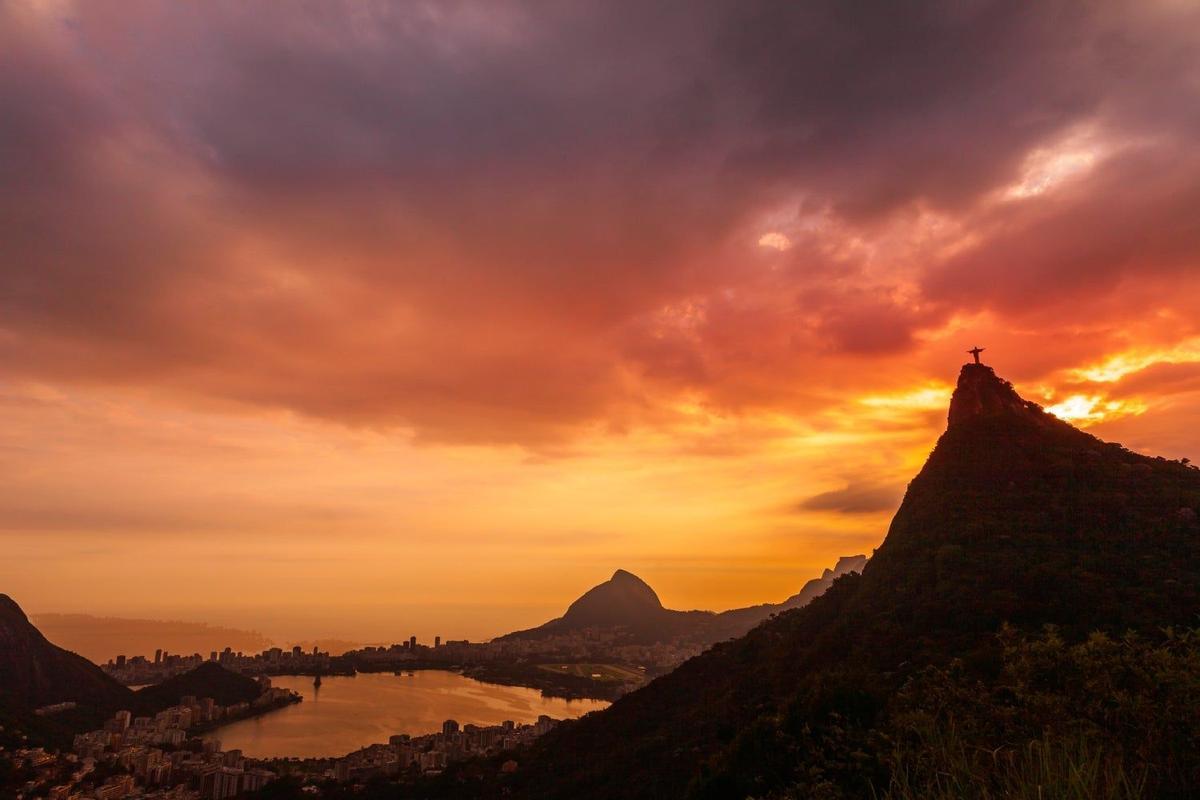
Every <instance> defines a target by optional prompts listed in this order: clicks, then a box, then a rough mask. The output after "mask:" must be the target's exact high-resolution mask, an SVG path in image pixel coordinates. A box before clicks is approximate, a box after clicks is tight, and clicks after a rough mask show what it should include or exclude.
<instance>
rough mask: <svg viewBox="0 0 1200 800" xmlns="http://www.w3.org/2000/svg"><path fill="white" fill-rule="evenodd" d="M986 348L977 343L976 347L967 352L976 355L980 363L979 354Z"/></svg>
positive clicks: (976, 360)
mask: <svg viewBox="0 0 1200 800" xmlns="http://www.w3.org/2000/svg"><path fill="white" fill-rule="evenodd" d="M986 349H987V348H986V347H979V346H978V345H976V346H975V347H972V348H971V349H970V350H968V351H967V352H968V353H970V354H971V355H973V356H975V363H976V364H978V363H979V354H980V353H982V352H983V351H984V350H986Z"/></svg>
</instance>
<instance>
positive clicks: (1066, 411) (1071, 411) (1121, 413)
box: [1046, 394, 1146, 427]
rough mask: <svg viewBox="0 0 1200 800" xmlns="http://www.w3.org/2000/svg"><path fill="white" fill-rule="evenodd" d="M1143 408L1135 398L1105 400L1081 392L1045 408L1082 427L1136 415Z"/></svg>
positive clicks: (1140, 412)
mask: <svg viewBox="0 0 1200 800" xmlns="http://www.w3.org/2000/svg"><path fill="white" fill-rule="evenodd" d="M1145 410H1146V405H1145V404H1144V403H1141V402H1139V401H1136V400H1106V399H1104V398H1103V397H1100V396H1099V395H1082V394H1073V395H1071V396H1070V397H1067V398H1065V399H1064V400H1062V401H1061V402H1058V403H1055V404H1054V405H1052V406H1048V407H1047V408H1046V411H1048V412H1050V413H1051V414H1053V415H1054V416H1056V417H1058V418H1059V419H1061V420H1065V421H1067V422H1070V423H1073V424H1076V425H1082V426H1084V427H1086V426H1087V425H1091V424H1094V423H1097V422H1105V421H1108V420H1112V419H1116V418H1119V417H1126V416H1130V415H1133V416H1137V415H1139V414H1142V413H1143V412H1145Z"/></svg>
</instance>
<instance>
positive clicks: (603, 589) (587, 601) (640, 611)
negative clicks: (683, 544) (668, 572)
mask: <svg viewBox="0 0 1200 800" xmlns="http://www.w3.org/2000/svg"><path fill="white" fill-rule="evenodd" d="M713 616H714V615H713V614H712V613H711V612H708V611H672V610H671V609H668V608H663V604H662V601H661V600H659V599H658V595H657V594H656V593H655V591H654V590H653V589H651V588H650V585H649V584H647V583H646V582H645V581H643V580H642V579H641V578H639V577H638V576H636V575H634V574H633V573H632V572H626V571H625V570H623V569H619V570H617V571H616V572H614V573H613V575H612V577H611V578H609V579H608V580H607V581H605V582H604V583H601V584H598V585H596V586H593V587H592V588H591V589H588V590H587V591H586V592H584V593H583V595H581V596H580V597H579V599H577V600H576V601H575V602H573V603H571V605H570V606H568V607H567V611H566V613H564V614H563V615H562V616H561V617H558V618H557V619H552V620H550V621H549V622H547V623H545V624H544V625H539V626H538V627H536V628H531V629H529V630H524V631H515V632H513V633H510V634H507V635H505V636H502V637H500V638H501V639H542V638H546V637H549V636H558V635H563V634H569V633H573V632H577V631H582V630H585V629H588V628H603V629H620V630H621V631H623V632H624V633H625V634H626V635H627V636H628V637H629V638H630V639H631V640H632V641H638V642H654V641H666V640H668V639H671V638H673V637H675V636H679V635H684V634H687V633H691V632H694V631H695V630H697V629H699V628H700V627H702V626H704V625H706V624H708V623H709V622H710V621H711V619H712V617H713Z"/></svg>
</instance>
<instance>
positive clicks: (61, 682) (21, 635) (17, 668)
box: [0, 594, 133, 711]
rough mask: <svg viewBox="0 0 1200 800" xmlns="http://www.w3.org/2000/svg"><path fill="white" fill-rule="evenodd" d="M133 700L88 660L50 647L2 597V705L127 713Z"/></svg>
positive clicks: (16, 609)
mask: <svg viewBox="0 0 1200 800" xmlns="http://www.w3.org/2000/svg"><path fill="white" fill-rule="evenodd" d="M132 697H133V693H132V692H131V691H130V690H129V689H127V688H125V687H124V686H122V685H121V684H119V683H117V682H116V681H115V680H113V679H112V678H110V677H109V676H108V675H106V674H105V673H104V671H103V670H101V669H100V668H99V667H98V666H96V665H95V664H93V663H92V662H90V661H88V660H87V659H86V658H84V657H83V656H80V655H76V654H75V653H72V652H70V651H68V650H64V649H62V648H61V647H58V646H56V645H53V644H51V643H50V642H49V641H47V640H46V637H45V636H43V635H42V634H41V632H40V631H39V630H38V629H37V628H35V627H34V626H33V624H32V623H31V622H30V621H29V619H28V618H27V617H26V616H25V612H24V611H22V610H21V607H20V606H18V605H17V603H16V602H15V601H14V600H13V599H12V598H11V597H9V596H8V595H6V594H0V703H3V704H4V705H6V706H9V707H10V708H23V709H33V708H37V707H39V706H45V705H50V704H53V703H63V702H74V703H77V704H79V705H81V706H89V707H91V708H95V709H98V710H102V711H115V710H117V709H118V708H121V707H122V706H123V705H124V706H125V707H127V706H128V705H129V702H130V700H131V698H132Z"/></svg>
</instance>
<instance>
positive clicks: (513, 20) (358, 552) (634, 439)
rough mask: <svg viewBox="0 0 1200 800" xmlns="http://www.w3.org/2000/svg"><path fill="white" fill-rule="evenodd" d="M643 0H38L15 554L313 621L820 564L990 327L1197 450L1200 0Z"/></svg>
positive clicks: (510, 612) (535, 602)
mask: <svg viewBox="0 0 1200 800" xmlns="http://www.w3.org/2000/svg"><path fill="white" fill-rule="evenodd" d="M641 6H642V4H637V6H623V5H622V4H611V5H610V4H592V5H590V6H588V5H569V6H562V7H560V8H555V9H554V10H545V9H543V10H542V11H541V12H540V13H534V12H533V11H531V10H530V9H529V8H527V7H525V6H522V5H520V4H509V3H493V2H489V3H481V4H479V3H463V4H455V5H451V6H438V5H434V6H426V5H404V6H387V5H374V4H345V5H338V4H333V5H329V6H314V7H305V8H296V9H293V10H292V11H291V12H290V13H288V14H286V15H284V14H271V13H268V12H267V11H266V10H265V9H264V8H259V7H246V6H244V5H243V4H236V3H221V2H215V3H205V4H202V5H193V6H185V5H179V4H173V3H155V2H138V3H128V4H104V5H100V4H87V3H74V2H70V0H55V1H52V2H35V1H34V0H28V1H27V2H26V1H18V2H13V3H8V4H5V5H4V7H3V8H0V54H2V55H0V64H2V65H3V75H4V77H3V80H0V110H2V111H3V115H4V122H5V124H4V125H3V128H2V129H0V175H3V177H4V180H3V181H0V240H2V241H3V242H4V245H5V246H4V253H3V255H0V418H2V419H3V425H0V475H2V476H3V478H4V480H3V481H0V547H3V550H4V553H5V558H4V559H2V560H0V590H2V591H3V592H5V593H7V594H9V595H11V596H12V597H14V598H16V599H17V600H19V601H20V603H21V604H22V606H23V607H24V608H26V609H28V610H29V612H30V613H31V614H35V615H36V614H39V613H72V612H82V613H89V614H95V615H100V616H118V617H128V618H154V619H180V620H188V621H203V622H207V623H211V624H214V625H225V626H229V627H236V628H251V629H255V630H259V631H262V632H263V633H264V634H265V635H267V636H269V637H271V638H273V639H276V640H278V641H280V643H282V642H283V641H284V640H287V639H292V640H312V639H315V638H321V637H331V636H337V637H340V638H346V639H352V640H356V641H362V642H386V641H393V640H396V639H397V638H398V637H400V636H404V637H407V636H408V635H409V634H411V633H416V634H417V635H418V636H419V637H420V638H421V639H423V640H432V638H433V636H434V635H437V634H440V635H442V636H444V637H451V638H468V639H471V640H478V639H486V638H490V637H491V636H495V635H497V634H500V633H504V632H507V631H511V630H516V629H520V628H524V627H529V626H531V625H534V624H537V623H540V622H542V621H544V620H545V619H547V618H548V617H549V616H552V615H554V614H557V613H559V612H560V611H561V609H562V605H563V601H564V600H566V599H569V598H572V597H575V596H576V595H578V594H579V592H580V591H581V590H582V589H583V588H586V587H588V586H591V585H593V584H596V583H598V582H599V581H601V580H603V579H604V578H605V577H607V576H608V575H609V574H611V573H612V572H613V571H614V570H616V569H618V568H620V569H626V570H630V571H632V572H634V573H636V574H638V575H639V576H641V577H642V578H644V579H645V580H646V581H648V582H649V583H650V584H652V585H653V586H654V587H655V589H656V590H657V591H658V593H659V594H660V595H661V597H662V600H663V602H664V603H665V604H666V605H667V606H668V607H670V608H675V609H694V608H700V609H711V610H724V609H729V608H737V607H742V606H748V605H752V604H757V603H764V602H778V601H780V600H783V599H784V598H786V597H788V596H789V595H791V594H793V593H795V592H796V591H798V590H799V588H800V586H801V585H802V584H803V583H804V582H805V581H806V580H808V579H809V578H811V577H814V576H815V575H818V574H820V572H821V570H822V569H824V568H825V567H828V566H830V565H832V564H833V563H834V562H835V561H836V559H837V558H838V557H840V556H843V555H846V554H850V553H860V552H861V553H868V554H869V553H870V552H871V550H872V549H873V548H874V547H875V546H876V545H878V544H879V543H880V542H881V541H882V539H883V537H884V535H885V533H886V531H887V526H888V523H889V520H890V519H891V517H892V515H893V513H894V512H895V511H896V508H897V507H898V505H899V502H900V498H901V496H902V494H903V491H904V488H905V485H906V483H907V481H908V479H909V478H910V477H911V476H912V475H913V474H915V473H916V472H917V470H918V469H919V468H920V466H921V464H922V463H923V461H924V459H925V457H926V455H927V454H928V453H929V451H930V449H931V448H932V446H933V445H934V443H935V441H936V439H937V436H938V435H939V434H940V433H941V431H942V430H943V429H944V427H945V408H946V404H947V401H948V399H949V396H950V392H951V390H952V388H953V381H954V379H955V375H956V374H957V372H958V369H959V367H960V365H962V364H963V363H964V362H966V361H968V360H969V359H970V358H971V357H970V356H969V355H968V354H967V352H968V350H969V349H970V348H974V347H983V348H985V349H986V350H985V352H984V353H983V354H982V355H983V360H984V362H986V363H988V364H991V365H994V366H996V368H997V370H998V371H999V372H1000V373H1001V374H1003V375H1004V376H1006V377H1007V378H1011V379H1012V380H1013V381H1014V384H1015V386H1016V388H1017V390H1018V391H1019V392H1020V393H1021V394H1022V395H1023V396H1025V397H1029V398H1032V399H1035V400H1037V401H1038V402H1040V403H1042V404H1044V405H1045V406H1046V407H1047V408H1049V409H1050V410H1051V411H1052V412H1053V413H1055V414H1057V415H1059V416H1061V417H1062V418H1064V419H1067V420H1068V421H1070V422H1071V423H1072V424H1075V425H1078V426H1081V427H1084V428H1086V429H1087V430H1088V431H1089V432H1091V433H1094V434H1096V435H1097V436H1099V437H1101V438H1104V439H1106V440H1111V441H1119V442H1122V443H1123V444H1125V445H1127V446H1128V447H1129V448H1131V449H1134V450H1137V451H1140V452H1146V453H1150V454H1155V455H1162V456H1165V457H1168V458H1180V457H1185V456H1187V457H1195V456H1196V454H1197V453H1200V432H1198V431H1197V429H1196V426H1195V425H1194V423H1193V421H1194V419H1195V417H1196V414H1197V413H1198V412H1200V314H1198V313H1197V312H1198V311H1200V270H1197V269H1196V266H1197V261H1198V259H1200V233H1197V228H1196V225H1195V223H1194V217H1195V209H1196V208H1197V207H1198V205H1200V197H1198V196H1197V191H1196V187H1197V186H1200V159H1198V158H1197V155H1196V152H1195V149H1196V148H1195V142H1196V141H1197V134H1198V133H1200V118H1197V116H1196V114H1195V111H1194V109H1195V108H1196V107H1198V104H1197V102H1196V100H1197V97H1196V94H1197V90H1196V87H1197V86H1198V85H1200V83H1198V82H1197V67H1196V59H1195V56H1194V49H1193V44H1192V40H1193V39H1194V33H1193V31H1195V30H1197V27H1198V26H1200V11H1198V10H1197V9H1196V8H1195V7H1194V6H1192V5H1189V4H1186V3H1174V2H1166V1H1165V0H1164V1H1163V2H1149V3H1141V4H1119V3H1095V4H1088V5H1087V6H1077V5H1075V4H1056V3H1047V4H1039V5H1038V6H1037V7H1024V8H1019V7H1005V6H1003V5H989V4H986V3H985V4H979V5H969V6H967V7H962V8H960V9H956V10H951V9H950V8H947V7H942V6H937V5H934V4H931V5H929V6H928V7H925V8H923V9H920V10H917V9H908V10H906V11H902V10H900V9H888V8H878V9H874V11H873V13H872V14H871V15H862V16H861V18H858V19H856V20H854V21H853V24H850V22H848V21H847V20H846V19H845V18H843V17H841V16H839V14H838V13H837V4H820V3H816V4H806V5H804V6H803V7H798V8H787V7H777V8H772V9H771V10H769V11H759V12H755V11H754V10H753V9H751V8H750V7H749V6H742V5H741V4H720V3H699V4H694V3H689V4H685V5H682V6H672V4H670V3H667V4H661V5H659V4H655V7H654V8H649V7H641ZM948 65H953V67H952V68H950V67H949V66H948Z"/></svg>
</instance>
